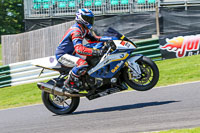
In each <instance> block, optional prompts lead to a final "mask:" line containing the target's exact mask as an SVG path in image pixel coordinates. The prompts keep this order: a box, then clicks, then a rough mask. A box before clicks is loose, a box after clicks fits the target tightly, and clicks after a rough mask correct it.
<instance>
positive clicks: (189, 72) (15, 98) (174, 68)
mask: <svg viewBox="0 0 200 133" xmlns="http://www.w3.org/2000/svg"><path fill="white" fill-rule="evenodd" d="M156 64H157V65H158V68H159V70H160V79H159V82H158V84H157V86H165V85H170V84H177V83H183V82H191V81H200V76H199V75H200V55H198V56H191V57H185V58H179V59H170V60H164V61H158V62H156ZM37 103H41V91H40V90H39V89H38V88H37V85H36V83H32V84H25V85H19V86H12V87H6V88H0V109H5V108H11V107H18V106H24V105H30V104H37Z"/></svg>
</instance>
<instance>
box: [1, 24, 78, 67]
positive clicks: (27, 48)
mask: <svg viewBox="0 0 200 133" xmlns="http://www.w3.org/2000/svg"><path fill="white" fill-rule="evenodd" d="M73 24H74V22H73V21H72V22H67V23H64V24H59V25H55V26H52V27H48V28H43V29H39V30H37V31H31V32H25V33H22V34H17V35H6V36H2V52H3V54H2V55H3V64H4V65H5V64H10V63H15V62H21V61H25V60H31V59H37V58H41V57H47V56H52V55H54V52H55V49H56V47H57V46H58V44H59V41H60V39H61V37H62V36H63V35H64V33H65V32H66V30H67V29H68V28H69V27H70V26H71V25H73Z"/></svg>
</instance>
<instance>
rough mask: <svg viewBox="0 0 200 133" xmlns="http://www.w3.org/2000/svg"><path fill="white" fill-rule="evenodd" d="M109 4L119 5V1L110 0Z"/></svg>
mask: <svg viewBox="0 0 200 133" xmlns="http://www.w3.org/2000/svg"><path fill="white" fill-rule="evenodd" d="M110 4H111V5H118V4H119V0H111V1H110Z"/></svg>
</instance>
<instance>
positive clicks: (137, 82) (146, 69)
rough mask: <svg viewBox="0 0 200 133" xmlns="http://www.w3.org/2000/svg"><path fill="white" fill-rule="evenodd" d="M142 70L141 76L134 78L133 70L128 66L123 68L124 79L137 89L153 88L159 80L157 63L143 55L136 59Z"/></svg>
mask: <svg viewBox="0 0 200 133" xmlns="http://www.w3.org/2000/svg"><path fill="white" fill-rule="evenodd" d="M136 63H137V64H138V65H139V67H140V70H141V75H140V78H134V76H133V75H132V74H131V73H133V72H132V70H131V69H130V68H128V67H125V68H124V69H123V78H124V81H125V82H126V83H127V84H128V85H129V86H130V87H131V88H133V89H135V90H137V91H147V90H150V89H151V88H153V87H154V86H155V85H156V84H157V82H158V80H159V70H158V67H157V65H156V64H155V63H154V62H153V61H152V60H151V59H149V58H147V57H145V56H143V57H142V58H140V59H139V60H137V61H136Z"/></svg>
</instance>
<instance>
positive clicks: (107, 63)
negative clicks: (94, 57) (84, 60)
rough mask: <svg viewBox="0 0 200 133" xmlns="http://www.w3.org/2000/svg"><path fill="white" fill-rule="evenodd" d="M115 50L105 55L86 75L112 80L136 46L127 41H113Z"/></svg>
mask: <svg viewBox="0 0 200 133" xmlns="http://www.w3.org/2000/svg"><path fill="white" fill-rule="evenodd" d="M113 42H114V44H115V46H116V50H115V51H113V52H112V53H111V54H105V55H104V56H103V57H102V59H101V61H100V62H99V63H98V64H97V65H96V66H95V67H94V68H92V69H90V70H89V71H88V74H89V75H90V76H91V77H94V78H112V77H113V76H114V75H115V74H116V73H117V72H118V71H119V70H120V69H121V68H122V67H123V66H124V63H125V62H126V60H127V59H129V57H130V55H131V52H132V51H133V50H134V49H136V46H135V45H134V44H132V43H130V42H128V41H122V40H113Z"/></svg>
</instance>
